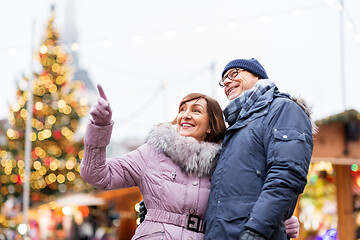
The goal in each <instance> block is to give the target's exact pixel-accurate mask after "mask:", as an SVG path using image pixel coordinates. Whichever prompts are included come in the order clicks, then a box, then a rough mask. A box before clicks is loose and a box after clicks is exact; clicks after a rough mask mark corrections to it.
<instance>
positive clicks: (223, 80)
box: [219, 68, 244, 88]
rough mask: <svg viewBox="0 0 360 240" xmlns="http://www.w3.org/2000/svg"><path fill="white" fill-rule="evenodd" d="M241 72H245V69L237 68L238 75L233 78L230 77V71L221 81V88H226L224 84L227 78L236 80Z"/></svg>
mask: <svg viewBox="0 0 360 240" xmlns="http://www.w3.org/2000/svg"><path fill="white" fill-rule="evenodd" d="M241 71H244V69H242V68H235V70H234V74H235V73H236V75H235V76H233V77H229V73H231V72H232V71H230V72H229V73H228V74H226V75H225V76H224V77H223V78H222V79H220V81H219V85H220V87H221V88H224V87H225V84H224V82H225V80H226V79H227V78H228V79H230V80H233V79H234V78H236V77H237V76H238V75H239V72H241Z"/></svg>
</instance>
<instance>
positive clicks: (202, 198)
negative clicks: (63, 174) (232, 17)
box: [81, 58, 313, 240]
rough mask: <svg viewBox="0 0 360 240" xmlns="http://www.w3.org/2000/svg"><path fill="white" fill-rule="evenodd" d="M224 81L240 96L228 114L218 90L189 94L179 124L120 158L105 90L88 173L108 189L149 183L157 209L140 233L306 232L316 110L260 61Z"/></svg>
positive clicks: (146, 190) (89, 146)
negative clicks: (114, 151)
mask: <svg viewBox="0 0 360 240" xmlns="http://www.w3.org/2000/svg"><path fill="white" fill-rule="evenodd" d="M221 77H222V78H221V80H220V83H219V84H220V86H221V87H223V88H224V92H225V95H226V97H227V98H228V99H229V100H230V102H229V104H228V106H227V107H226V108H225V109H224V110H223V111H222V110H221V107H220V105H219V104H218V102H217V101H216V100H214V99H212V98H210V97H209V96H206V95H204V94H200V93H192V94H189V95H187V96H185V97H184V98H183V99H182V101H181V102H180V104H179V110H178V114H177V116H176V118H175V119H174V120H173V121H172V122H171V123H161V124H158V125H156V126H154V127H153V128H152V129H151V130H150V132H149V134H148V137H147V140H146V143H145V144H143V145H142V146H140V147H139V148H137V149H136V150H134V151H132V152H130V153H128V154H125V155H123V156H120V157H116V158H106V146H107V145H108V144H109V141H110V136H111V131H112V127H113V124H114V123H113V121H112V120H111V115H112V110H111V108H110V104H109V101H108V99H107V98H106V95H105V93H104V91H103V89H102V88H101V86H98V89H99V94H100V97H99V99H98V101H97V103H95V105H94V106H93V107H92V109H91V112H90V114H91V116H92V118H91V119H90V122H89V125H88V127H87V130H86V135H85V139H84V144H85V155H84V159H83V160H82V163H81V176H82V177H83V179H84V180H85V181H86V182H88V183H89V184H91V185H93V186H94V187H96V188H98V189H118V188H124V187H131V186H138V187H139V189H140V192H141V194H142V196H143V198H144V203H145V206H146V209H147V213H146V216H145V220H144V221H143V222H142V223H141V224H140V225H139V227H138V228H137V230H136V232H135V235H134V236H133V238H132V239H209V240H210V239H213V240H218V239H241V240H245V239H248V240H255V239H257V240H263V239H273V240H283V239H288V238H289V237H297V236H298V230H299V223H298V220H297V218H296V217H291V216H292V214H293V211H294V208H295V205H296V202H297V198H298V196H299V194H301V193H302V191H303V189H304V187H305V185H306V183H307V172H308V167H309V163H310V158H311V154H312V149H313V140H312V124H311V120H310V117H309V110H308V109H307V107H306V105H305V104H303V102H301V101H300V102H299V101H296V100H293V99H291V98H290V96H289V95H288V94H286V93H282V92H280V91H279V90H278V88H277V87H276V85H275V83H274V82H272V81H270V80H269V78H268V75H267V73H266V71H265V69H264V68H263V67H262V65H261V64H260V63H259V62H258V61H257V60H256V59H254V58H252V59H236V60H233V61H230V62H229V63H228V64H227V65H226V66H225V68H224V70H223V72H222V76H221ZM223 114H224V117H225V121H226V122H227V123H228V127H227V128H226V125H225V123H224V120H223V119H224V118H223Z"/></svg>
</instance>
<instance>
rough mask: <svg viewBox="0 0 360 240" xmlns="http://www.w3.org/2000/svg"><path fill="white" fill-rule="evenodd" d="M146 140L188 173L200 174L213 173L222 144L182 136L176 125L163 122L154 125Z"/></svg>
mask: <svg viewBox="0 0 360 240" xmlns="http://www.w3.org/2000/svg"><path fill="white" fill-rule="evenodd" d="M146 142H147V143H149V144H152V145H154V146H155V147H156V148H157V149H159V150H160V151H162V152H164V153H165V154H166V155H167V156H169V157H170V158H171V159H172V160H173V162H174V163H176V164H177V165H179V166H180V167H181V169H183V170H184V171H185V172H186V173H187V174H188V175H191V174H197V175H199V176H204V175H210V174H212V173H213V171H214V169H215V167H216V164H217V160H218V153H219V150H220V147H221V144H217V143H210V142H198V141H197V140H195V139H194V138H192V137H184V136H181V135H180V134H179V133H178V132H177V131H176V125H171V124H170V123H161V124H158V125H156V126H154V127H153V128H152V129H151V130H150V133H149V135H148V137H147V139H146Z"/></svg>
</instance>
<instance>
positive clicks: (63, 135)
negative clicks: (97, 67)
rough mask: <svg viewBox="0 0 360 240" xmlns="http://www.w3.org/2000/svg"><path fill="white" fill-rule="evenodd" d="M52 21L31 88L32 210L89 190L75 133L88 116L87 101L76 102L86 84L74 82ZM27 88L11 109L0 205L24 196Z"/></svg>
mask: <svg viewBox="0 0 360 240" xmlns="http://www.w3.org/2000/svg"><path fill="white" fill-rule="evenodd" d="M54 17H55V14H54V13H52V15H51V17H50V19H49V21H48V25H47V28H46V33H45V37H44V40H43V41H42V43H41V45H40V47H39V49H38V52H37V53H36V54H35V55H34V60H35V61H36V62H37V63H38V65H39V69H41V70H40V71H39V72H34V73H33V74H34V78H33V79H34V81H33V84H32V86H31V88H32V93H31V94H33V99H34V105H33V108H32V112H33V118H32V121H31V125H32V131H31V134H30V139H31V141H32V151H31V174H30V189H31V190H30V201H31V204H34V203H37V202H40V201H50V200H53V199H54V198H55V197H56V195H57V194H59V193H65V192H67V191H75V192H79V191H83V190H84V189H86V188H87V185H86V184H85V183H84V182H83V180H82V179H81V177H80V160H81V159H82V157H83V143H82V140H76V139H75V132H76V130H77V128H78V127H79V119H80V118H81V117H82V116H84V115H85V114H86V113H87V112H88V105H87V100H86V99H85V98H80V99H78V98H79V97H77V96H76V93H77V92H78V91H77V90H79V88H81V87H82V82H80V81H74V82H72V81H70V79H71V67H70V65H69V61H70V57H69V55H68V54H66V53H65V51H64V50H63V48H62V47H61V46H60V45H59V42H58V36H59V34H58V32H57V31H56V30H55V28H54ZM28 83H29V81H28V79H27V78H26V77H24V78H23V79H22V80H21V81H20V82H19V84H18V86H17V93H16V94H17V101H16V103H14V104H13V105H12V106H10V114H9V124H10V128H9V129H7V130H6V132H5V136H6V140H7V141H6V145H5V146H2V147H1V149H0V160H1V165H0V193H1V195H0V205H2V204H3V203H4V202H5V201H6V200H7V199H8V198H9V197H10V196H14V197H16V198H18V199H20V198H21V195H22V191H23V187H22V184H23V181H24V175H25V169H24V165H25V164H24V143H25V125H26V124H25V123H26V117H27V110H26V105H27V104H26V103H27V101H28V95H29V93H28V91H27V84H28Z"/></svg>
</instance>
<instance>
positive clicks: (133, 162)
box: [80, 123, 147, 190]
mask: <svg viewBox="0 0 360 240" xmlns="http://www.w3.org/2000/svg"><path fill="white" fill-rule="evenodd" d="M112 127H113V123H112V124H111V125H109V126H97V125H94V124H92V123H90V124H89V125H88V126H87V129H86V133H85V138H84V158H83V160H82V161H81V169H80V175H81V177H82V178H83V179H84V180H85V181H86V182H87V183H89V184H91V185H92V186H93V187H95V188H98V189H107V190H109V189H118V188H124V187H132V186H138V185H139V182H140V181H141V176H142V175H143V172H144V169H145V168H146V161H145V160H146V157H144V155H146V152H147V151H146V149H147V148H146V147H144V146H141V147H139V148H138V149H136V150H134V151H132V152H130V153H128V154H126V155H123V156H121V157H117V158H106V146H107V145H108V144H109V142H110V137H111V132H112Z"/></svg>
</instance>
